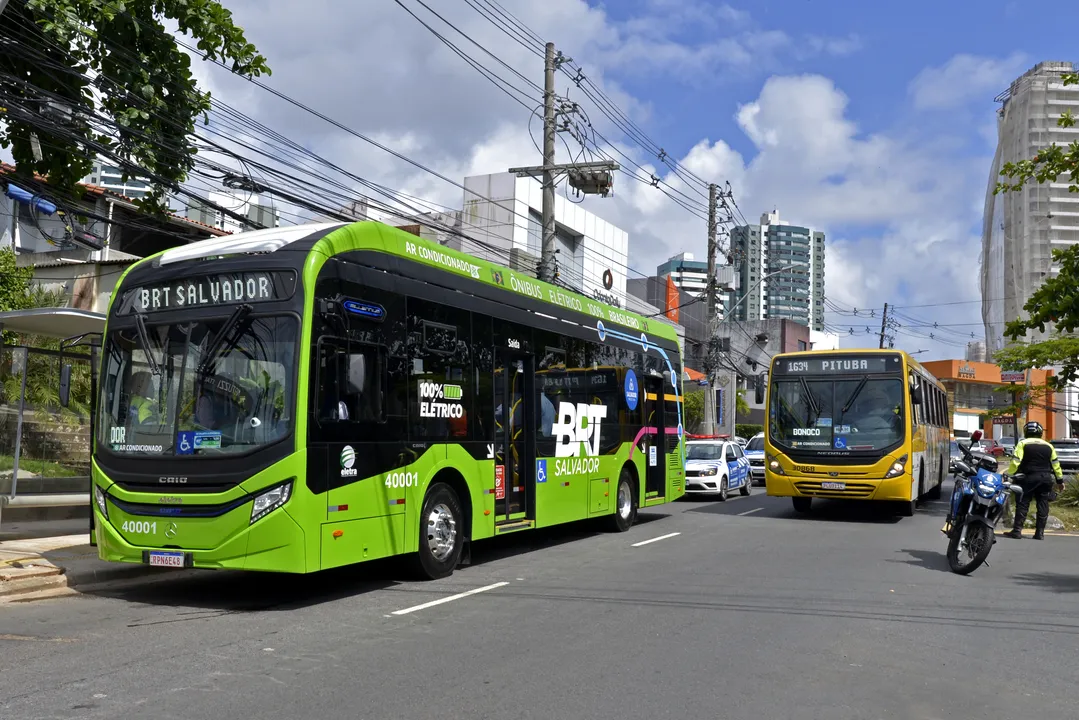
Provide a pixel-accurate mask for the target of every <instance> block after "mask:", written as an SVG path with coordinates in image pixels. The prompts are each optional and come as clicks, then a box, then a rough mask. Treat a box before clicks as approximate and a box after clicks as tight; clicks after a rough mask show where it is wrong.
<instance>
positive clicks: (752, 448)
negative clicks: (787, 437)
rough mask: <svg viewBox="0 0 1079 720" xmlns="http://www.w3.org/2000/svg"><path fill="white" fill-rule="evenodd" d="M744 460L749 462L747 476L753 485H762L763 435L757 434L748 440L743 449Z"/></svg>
mask: <svg viewBox="0 0 1079 720" xmlns="http://www.w3.org/2000/svg"><path fill="white" fill-rule="evenodd" d="M745 453H746V460H749V474H750V476H751V477H752V478H753V484H754V485H764V433H757V434H756V435H754V436H753V437H751V438H750V439H749V442H748V443H746V448H745Z"/></svg>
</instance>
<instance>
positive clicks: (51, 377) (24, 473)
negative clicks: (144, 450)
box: [0, 308, 105, 520]
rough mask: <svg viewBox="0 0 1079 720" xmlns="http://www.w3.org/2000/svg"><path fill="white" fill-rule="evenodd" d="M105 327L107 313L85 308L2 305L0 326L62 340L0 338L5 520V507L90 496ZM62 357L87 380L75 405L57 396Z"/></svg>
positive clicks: (67, 502) (0, 503)
mask: <svg viewBox="0 0 1079 720" xmlns="http://www.w3.org/2000/svg"><path fill="white" fill-rule="evenodd" d="M104 328H105V316H104V315H103V314H101V313H96V312H90V311H87V310H77V309H72V308H32V309H29V310H12V311H7V312H0V332H12V333H17V334H19V335H34V336H37V337H44V338H50V339H52V340H58V341H59V343H58V349H56V348H35V347H28V346H25V345H19V344H3V345H2V346H0V520H2V512H3V510H4V508H5V507H11V508H14V507H32V508H43V507H65V506H72V507H73V506H88V505H89V504H90V461H89V458H90V445H91V439H92V437H93V423H94V418H93V412H92V408H93V406H94V398H95V397H96V394H97V378H96V373H95V372H94V370H95V369H96V367H97V363H98V356H99V351H100V346H101V335H102V332H103V330H104ZM50 344H51V345H55V344H57V343H50ZM64 365H71V366H72V371H71V372H72V375H73V376H75V377H77V378H79V379H81V380H82V382H81V383H80V384H79V393H78V395H79V397H78V398H77V402H76V403H75V404H74V406H73V409H71V410H65V409H63V408H61V407H60V404H59V388H60V378H61V372H62V368H63V366H64Z"/></svg>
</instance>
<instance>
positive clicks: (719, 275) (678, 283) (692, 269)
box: [656, 252, 738, 320]
mask: <svg viewBox="0 0 1079 720" xmlns="http://www.w3.org/2000/svg"><path fill="white" fill-rule="evenodd" d="M656 277H658V278H660V279H663V278H666V277H669V278H671V281H672V282H673V283H674V286H675V287H677V288H678V289H679V290H683V291H685V292H686V293H688V294H689V295H690V296H691V297H700V296H702V295H704V294H705V292H706V291H707V290H708V263H707V261H704V260H696V259H694V257H693V253H688V252H684V253H680V254H678V255H675V256H673V257H671V258H670V259H669V260H667V262H665V263H663V264H662V265H660V266H659V267H657V268H656ZM737 287H738V279H737V275H736V274H735V272H734V268H733V267H731V266H730V265H717V266H716V314H717V315H718V317H719V319H720V320H722V319H723V318H724V317H725V316H726V308H728V307H730V305H731V304H732V303H731V298H732V293H734V292H735V291H736V289H737ZM706 307H707V306H706Z"/></svg>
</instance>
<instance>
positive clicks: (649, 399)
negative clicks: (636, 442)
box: [641, 375, 667, 500]
mask: <svg viewBox="0 0 1079 720" xmlns="http://www.w3.org/2000/svg"><path fill="white" fill-rule="evenodd" d="M641 389H642V390H644V422H645V427H647V428H648V432H647V433H646V434H645V438H646V440H647V446H646V448H645V461H644V464H645V482H644V486H645V489H644V497H645V499H646V500H655V499H656V498H661V497H665V496H666V494H667V492H666V490H667V428H666V426H665V425H664V418H663V415H664V413H663V378H660V377H656V376H654V375H645V376H644V377H643V378H642V379H641Z"/></svg>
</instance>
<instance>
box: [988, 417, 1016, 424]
mask: <svg viewBox="0 0 1079 720" xmlns="http://www.w3.org/2000/svg"><path fill="white" fill-rule="evenodd" d="M993 424H994V425H1014V424H1015V416H1014V415H997V416H996V417H994V418H993Z"/></svg>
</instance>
